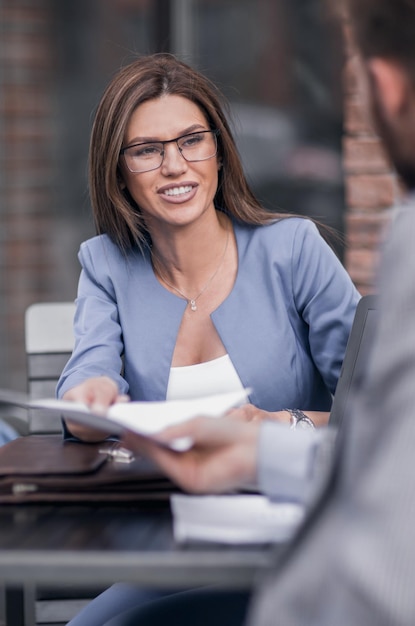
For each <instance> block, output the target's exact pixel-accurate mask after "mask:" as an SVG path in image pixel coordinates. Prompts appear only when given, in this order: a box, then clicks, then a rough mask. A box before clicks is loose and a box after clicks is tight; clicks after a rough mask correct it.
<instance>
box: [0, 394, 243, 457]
mask: <svg viewBox="0 0 415 626" xmlns="http://www.w3.org/2000/svg"><path fill="white" fill-rule="evenodd" d="M249 392H250V390H249V389H243V390H241V391H231V392H228V393H219V394H214V395H210V396H203V397H199V398H193V399H189V400H170V401H159V402H118V403H115V404H112V405H111V406H110V407H109V408H108V411H107V412H106V413H105V415H101V414H96V413H94V412H93V411H92V410H90V409H89V408H88V406H86V405H85V404H82V403H79V402H68V401H65V400H56V399H54V398H44V399H41V400H32V399H30V398H29V397H28V396H26V395H25V394H22V393H19V392H13V391H8V390H5V389H0V404H1V403H4V404H12V405H15V406H22V407H24V408H27V409H32V410H33V409H38V410H42V411H47V412H52V413H55V414H57V415H59V416H61V417H64V418H67V419H70V420H72V421H74V422H78V423H80V424H83V425H85V426H90V427H91V428H98V429H100V430H103V431H105V432H108V433H109V434H112V435H117V434H121V433H122V432H123V431H124V430H130V431H132V432H135V433H138V434H140V435H143V436H148V437H151V435H154V434H155V433H157V432H160V431H161V430H163V428H166V427H167V426H171V425H172V424H177V423H179V422H183V421H185V420H188V419H190V418H192V417H197V416H198V415H204V416H207V417H221V416H222V415H224V413H226V411H228V410H229V409H231V408H233V407H236V406H240V405H241V404H244V403H245V402H247V398H248V395H249ZM191 443H192V442H191V441H190V440H189V439H187V438H183V439H181V440H180V441H176V442H175V445H173V446H172V447H174V448H176V449H178V450H185V449H187V448H188V447H189V446H191Z"/></svg>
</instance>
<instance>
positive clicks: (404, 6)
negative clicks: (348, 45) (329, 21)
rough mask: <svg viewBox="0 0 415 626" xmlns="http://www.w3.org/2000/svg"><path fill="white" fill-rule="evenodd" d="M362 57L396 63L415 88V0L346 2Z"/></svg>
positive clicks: (359, 0)
mask: <svg viewBox="0 0 415 626" xmlns="http://www.w3.org/2000/svg"><path fill="white" fill-rule="evenodd" d="M345 7H346V12H348V13H349V16H350V18H351V23H352V30H353V33H354V37H355V39H356V43H357V45H358V47H359V50H360V52H361V53H362V56H363V57H365V58H370V57H375V56H378V57H383V58H389V59H396V60H397V61H398V62H399V63H400V64H402V65H403V67H405V68H406V70H407V71H408V74H409V77H410V79H411V80H412V82H413V84H415V37H414V28H415V0H346V2H345Z"/></svg>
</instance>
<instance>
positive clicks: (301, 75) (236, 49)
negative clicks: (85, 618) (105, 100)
mask: <svg viewBox="0 0 415 626" xmlns="http://www.w3.org/2000/svg"><path fill="white" fill-rule="evenodd" d="M0 29H1V31H0V90H1V91H0V158H1V167H0V271H1V275H0V346H1V350H0V386H1V387H12V388H14V389H24V388H25V384H26V383H25V380H26V371H25V354H24V344H23V336H24V312H25V310H26V308H27V306H28V305H29V304H31V303H33V302H37V301H55V300H58V301H59V300H73V299H74V298H75V296H76V288H77V281H78V276H79V270H80V268H79V265H78V261H77V252H78V248H79V244H80V242H81V241H82V240H84V239H86V238H88V237H90V236H93V235H94V228H93V224H92V219H91V215H90V207H89V198H88V189H87V179H86V171H87V152H88V141H89V132H90V128H91V122H92V118H93V113H94V110H95V107H96V105H97V103H98V101H99V98H100V96H101V94H102V91H103V89H104V87H105V86H106V84H107V82H108V81H109V79H110V78H111V77H112V75H113V74H114V72H115V71H117V69H118V68H119V67H120V66H121V65H123V64H125V63H128V62H129V61H131V60H132V59H133V58H134V56H136V55H137V54H147V53H152V52H157V51H168V52H173V53H175V54H177V55H178V56H179V57H180V58H181V59H183V60H184V61H186V62H188V63H189V64H191V65H192V66H194V67H196V68H197V69H199V70H201V71H202V72H203V73H205V74H206V75H207V76H208V77H209V78H211V79H212V80H213V81H214V82H215V83H216V84H217V85H218V86H219V87H220V89H221V90H222V91H223V92H224V93H225V95H226V96H227V98H228V100H229V102H230V105H231V112H232V120H231V123H232V125H233V128H234V132H235V136H236V139H237V143H238V146H239V150H240V153H241V156H242V160H243V163H244V166H245V170H246V173H247V176H248V179H249V180H250V182H251V185H252V187H253V189H254V191H255V192H256V194H257V195H258V197H259V198H260V199H261V200H262V202H263V203H264V205H266V206H267V207H269V208H271V209H274V210H280V209H284V210H287V211H292V212H296V213H300V214H304V215H308V216H311V217H314V218H316V219H318V220H320V221H322V222H324V223H326V224H329V225H330V226H332V227H334V228H335V229H336V230H337V231H338V232H339V234H340V238H339V241H338V242H337V244H336V246H337V248H336V249H337V252H338V254H339V256H340V258H341V259H344V258H345V249H344V247H343V244H342V235H343V233H344V221H345V220H344V215H345V210H344V209H345V200H344V198H345V189H344V176H343V170H342V141H343V140H342V133H343V127H344V123H343V92H342V64H343V41H342V36H341V29H340V27H339V23H338V22H337V21H335V20H334V19H333V17H332V16H330V14H329V12H328V11H327V10H326V6H325V3H322V2H320V1H319V0H286V1H284V0H226V1H222V0H0ZM369 282H370V281H369Z"/></svg>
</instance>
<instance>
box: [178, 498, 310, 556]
mask: <svg viewBox="0 0 415 626" xmlns="http://www.w3.org/2000/svg"><path fill="white" fill-rule="evenodd" d="M170 503H171V509H172V513H173V529H174V536H175V539H176V541H178V542H180V543H183V542H191V541H211V542H217V543H226V544H238V543H239V544H240V543H249V544H251V543H254V544H255V543H279V542H282V541H286V540H287V539H289V538H290V537H291V536H292V534H293V533H294V532H295V530H296V529H297V527H298V525H299V524H300V522H301V521H302V519H303V516H304V507H303V506H302V505H300V504H295V503H292V502H271V501H270V500H268V498H266V497H265V496H261V495H254V494H253V495H221V496H189V495H182V494H174V495H172V496H171V497H170Z"/></svg>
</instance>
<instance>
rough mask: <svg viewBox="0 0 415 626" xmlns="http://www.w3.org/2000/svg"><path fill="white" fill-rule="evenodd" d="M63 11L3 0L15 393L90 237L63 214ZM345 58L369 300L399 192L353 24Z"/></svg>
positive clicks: (347, 143) (1, 63) (350, 178)
mask: <svg viewBox="0 0 415 626" xmlns="http://www.w3.org/2000/svg"><path fill="white" fill-rule="evenodd" d="M336 1H337V0H336ZM55 3H56V0H0V386H11V387H14V388H22V387H24V384H25V356H24V342H23V338H24V312H25V309H26V307H27V306H28V305H29V304H31V303H32V302H34V301H40V300H62V299H70V298H72V297H73V294H74V292H75V287H76V280H77V276H78V272H79V268H78V266H77V263H76V251H77V247H78V243H77V240H81V239H83V238H84V237H83V236H82V235H81V229H80V226H79V222H77V221H76V218H75V216H74V215H73V214H72V213H70V212H69V211H68V212H62V211H59V210H57V209H58V207H57V195H58V194H57V189H56V187H57V184H58V183H57V181H58V179H59V172H57V171H56V169H57V168H58V165H57V160H56V150H57V137H56V135H57V133H56V128H57V124H58V122H59V115H58V113H57V106H56V78H57V76H56V72H57V68H56V66H55V59H56V54H57V39H56V38H58V39H59V33H54V26H55V24H54V21H53V20H54V15H53V10H54V7H56V4H55ZM98 6H101V5H98ZM346 51H347V63H346V67H345V80H344V85H345V90H344V93H345V125H344V143H343V146H344V174H345V182H346V206H347V210H346V216H345V223H346V251H345V264H346V267H347V269H348V271H349V273H350V275H351V277H352V279H353V280H354V282H355V283H356V285H357V287H358V288H359V290H360V291H361V292H362V293H369V292H372V291H374V290H375V272H376V265H377V260H378V252H377V250H378V246H379V243H380V241H381V240H382V238H383V236H384V233H385V229H386V226H387V224H388V222H389V219H390V214H391V207H392V206H393V205H394V203H395V202H396V201H397V200H398V198H399V186H398V181H397V179H396V176H395V174H394V172H393V170H392V168H391V167H390V165H389V163H388V162H387V160H386V159H385V157H384V154H383V152H382V147H381V144H380V141H379V139H378V137H377V136H376V134H375V132H374V130H373V128H372V127H371V125H370V121H369V115H368V110H367V105H366V101H365V96H364V88H363V81H362V73H361V70H360V68H359V64H358V60H357V57H356V55H355V53H354V51H353V47H352V45H351V43H350V41H349V38H348V31H347V25H346ZM68 176H70V172H68ZM63 213H64V214H63ZM67 259H73V267H72V268H69V267H68V263H65V261H66V260H67Z"/></svg>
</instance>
